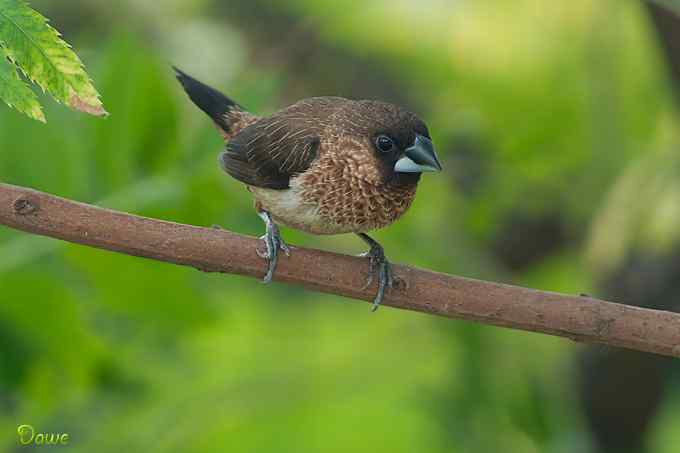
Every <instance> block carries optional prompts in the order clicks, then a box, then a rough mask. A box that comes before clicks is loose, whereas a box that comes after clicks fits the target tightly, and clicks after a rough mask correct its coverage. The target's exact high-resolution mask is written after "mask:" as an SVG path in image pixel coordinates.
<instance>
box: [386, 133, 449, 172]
mask: <svg viewBox="0 0 680 453" xmlns="http://www.w3.org/2000/svg"><path fill="white" fill-rule="evenodd" d="M404 154H405V155H404V157H402V158H401V159H399V160H398V161H397V163H396V164H395V165H394V171H396V172H398V173H422V172H426V171H442V165H441V164H440V163H439V159H438V158H437V153H435V152H434V146H433V145H432V141H431V140H430V139H429V138H427V137H424V136H422V135H419V134H416V141H415V142H414V143H413V146H411V147H410V148H406V150H405V151H404Z"/></svg>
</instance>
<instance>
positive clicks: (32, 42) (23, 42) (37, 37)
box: [0, 0, 106, 116]
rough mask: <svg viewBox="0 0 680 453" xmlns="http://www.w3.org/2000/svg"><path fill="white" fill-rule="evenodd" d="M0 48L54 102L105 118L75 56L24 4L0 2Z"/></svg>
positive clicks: (13, 0)
mask: <svg viewBox="0 0 680 453" xmlns="http://www.w3.org/2000/svg"><path fill="white" fill-rule="evenodd" d="M0 44H3V45H4V46H5V48H6V50H7V55H8V56H9V58H10V59H11V60H12V61H13V62H14V63H16V65H17V66H18V67H19V68H20V69H21V70H22V71H23V73H24V74H25V75H26V77H28V78H29V79H30V80H32V81H33V82H35V83H36V84H37V85H38V86H40V87H41V88H42V89H43V90H44V91H47V92H48V93H50V94H51V95H52V97H54V99H56V100H57V101H59V102H63V103H64V104H66V105H68V106H69V107H71V108H73V109H75V110H79V111H82V112H86V113H89V114H92V115H98V116H100V115H106V111H105V110H104V108H103V106H102V103H101V101H100V100H99V94H98V93H97V91H96V90H95V88H94V86H93V85H92V82H91V80H90V78H89V77H88V75H87V73H86V72H85V69H84V68H83V64H82V62H81V61H80V59H79V58H78V56H77V55H76V54H75V52H73V51H72V50H71V48H70V46H69V45H68V44H67V43H66V42H65V41H64V40H62V39H61V37H60V34H59V32H58V31H57V30H55V29H54V28H52V27H50V26H49V25H48V23H47V19H45V17H43V16H42V15H40V13H38V12H37V11H35V10H33V9H31V8H30V7H29V6H28V4H27V3H26V2H25V1H24V0H0Z"/></svg>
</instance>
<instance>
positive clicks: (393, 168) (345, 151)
mask: <svg viewBox="0 0 680 453" xmlns="http://www.w3.org/2000/svg"><path fill="white" fill-rule="evenodd" d="M173 69H174V70H175V73H176V77H177V79H178V81H179V82H180V83H181V85H182V87H183V88H184V91H185V92H186V94H187V95H188V97H189V99H190V100H191V101H192V102H193V103H194V104H195V105H196V106H197V107H198V108H199V109H201V110H202V111H203V112H204V113H205V114H207V115H208V116H209V117H210V118H211V119H212V121H213V122H214V123H215V125H216V126H217V129H218V131H219V132H220V133H221V134H222V137H223V138H224V140H225V142H226V145H225V148H224V151H222V152H221V153H220V154H219V156H218V162H219V165H220V167H221V168H222V170H224V171H225V172H226V173H227V174H229V175H230V176H232V177H233V178H235V179H236V180H238V181H240V182H242V183H244V184H245V185H246V188H247V189H248V190H249V191H250V192H251V193H252V195H253V198H254V202H255V210H256V212H257V215H258V216H259V217H260V218H261V219H262V220H263V221H264V224H265V234H264V235H263V236H262V237H261V238H260V239H261V240H262V241H263V242H264V246H265V247H264V248H265V250H264V251H260V250H259V249H257V248H256V252H257V254H258V256H260V257H261V258H263V259H265V260H266V261H267V263H268V266H267V271H266V274H265V275H264V278H263V281H264V282H265V283H269V282H271V280H272V278H273V276H274V272H275V270H276V265H277V263H278V259H279V255H280V252H283V253H284V254H286V255H288V256H290V253H291V251H290V248H289V247H288V245H287V244H286V243H285V242H284V240H283V238H282V237H281V233H280V230H279V225H284V226H287V227H289V228H293V229H297V230H301V231H303V232H306V233H310V234H315V235H333V234H346V233H354V234H356V235H357V236H358V237H360V238H361V239H362V240H363V241H364V242H365V243H366V244H367V245H368V247H369V249H368V251H367V252H366V253H364V254H362V255H361V256H364V257H367V258H368V259H369V272H368V276H367V278H366V284H365V285H364V287H363V288H362V289H366V288H368V287H369V286H370V285H371V284H372V283H373V281H374V277H376V276H377V278H378V288H377V292H376V295H375V298H374V300H373V305H372V310H373V311H375V310H376V309H377V308H378V306H379V305H380V303H381V302H382V301H383V299H384V296H385V292H386V290H388V289H390V288H392V287H393V286H394V282H395V276H394V273H393V271H392V266H391V264H390V262H389V260H388V259H387V257H386V255H385V250H384V249H383V247H382V246H381V245H380V244H379V243H378V242H377V241H375V240H374V239H373V238H371V237H370V236H369V235H368V234H367V232H369V231H372V230H376V229H379V228H383V227H386V226H388V225H390V224H392V223H393V222H395V221H396V220H398V219H399V218H400V217H401V216H402V215H403V214H404V213H405V212H406V211H407V210H408V208H409V207H410V206H411V203H412V202H413V199H414V197H415V195H416V187H417V185H418V181H419V180H420V176H421V174H422V173H424V172H440V171H441V170H442V166H441V163H440V161H439V158H438V157H437V153H436V152H435V148H434V145H433V143H432V139H431V137H430V133H429V130H428V128H427V126H426V125H425V123H424V122H423V121H422V120H421V119H420V118H419V117H418V116H416V115H415V114H414V113H411V112H410V111H408V110H406V109H404V108H402V107H399V106H397V105H394V104H391V103H387V102H382V101H376V100H351V99H347V98H343V97H334V96H325V97H312V98H307V99H303V100H300V101H298V102H296V103H295V104H292V105H290V106H288V107H286V108H283V109H281V110H278V111H276V112H275V113H272V114H270V115H267V116H257V115H255V114H253V113H251V112H249V111H248V110H247V109H245V108H244V107H243V106H241V105H240V104H238V103H236V102H235V101H233V100H232V99H231V98H229V97H227V96H226V95H225V94H223V93H221V92H220V91H218V90H216V89H214V88H212V87H210V86H208V85H206V84H204V83H202V82H200V81H198V80H196V79H195V78H193V77H191V76H189V75H188V74H186V73H185V72H183V71H182V70H180V69H178V68H177V67H174V66H173Z"/></svg>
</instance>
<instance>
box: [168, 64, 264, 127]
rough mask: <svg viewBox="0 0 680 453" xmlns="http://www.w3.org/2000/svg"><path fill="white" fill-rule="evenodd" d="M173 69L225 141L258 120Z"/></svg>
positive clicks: (211, 90)
mask: <svg viewBox="0 0 680 453" xmlns="http://www.w3.org/2000/svg"><path fill="white" fill-rule="evenodd" d="M173 69H174V70H175V73H176V75H177V80H179V82H180V83H181V84H182V86H183V87H184V91H186V92H187V94H188V95H189V99H191V100H192V101H193V103H194V104H196V105H197V106H198V108H200V109H201V110H203V111H204V112H205V113H206V114H207V115H208V116H209V117H210V118H212V120H213V121H214V122H215V124H216V125H217V127H218V128H219V129H220V131H221V132H222V135H224V138H225V139H227V140H228V139H230V138H231V137H233V136H234V135H236V134H237V133H238V132H239V131H240V130H241V129H243V128H244V127H246V126H248V125H249V124H250V123H252V122H254V121H255V119H256V118H255V117H254V116H253V115H251V114H250V113H248V112H247V111H245V110H244V109H243V107H241V106H240V105H239V104H237V103H236V102H234V101H233V100H231V99H229V98H228V97H227V96H225V95H224V94H222V93H220V92H219V91H217V90H216V89H214V88H211V87H209V86H208V85H206V84H204V83H201V82H199V81H198V80H196V79H194V78H193V77H191V76H189V75H188V74H186V73H185V72H184V71H182V70H180V69H178V68H176V67H174V66H173Z"/></svg>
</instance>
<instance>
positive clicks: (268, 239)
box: [255, 211, 290, 283]
mask: <svg viewBox="0 0 680 453" xmlns="http://www.w3.org/2000/svg"><path fill="white" fill-rule="evenodd" d="M257 215H259V216H260V218H262V220H264V223H265V225H266V227H267V230H266V232H265V234H264V235H263V236H262V237H261V238H260V239H262V241H263V242H264V245H265V250H264V251H260V250H259V249H255V252H256V253H257V255H258V256H259V257H260V258H264V259H266V260H267V262H268V263H269V265H268V267H267V273H266V274H265V276H264V278H263V279H262V283H270V282H271V281H272V278H273V277H274V271H275V270H276V264H277V263H278V261H279V250H282V251H283V253H285V254H286V256H290V249H289V248H288V246H287V245H286V243H285V242H283V238H281V233H280V232H279V227H278V226H276V224H275V223H274V222H273V221H272V219H271V216H270V215H269V213H268V212H267V211H260V212H258V214H257Z"/></svg>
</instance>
